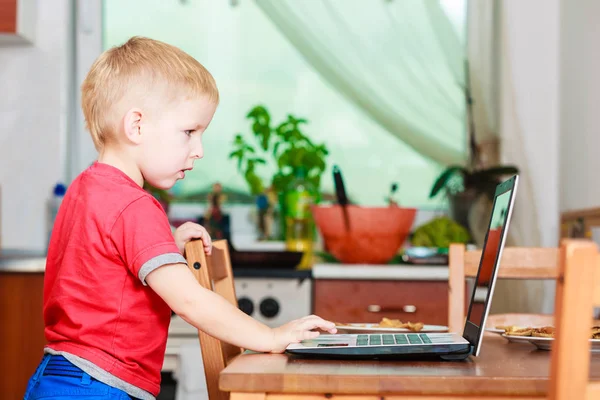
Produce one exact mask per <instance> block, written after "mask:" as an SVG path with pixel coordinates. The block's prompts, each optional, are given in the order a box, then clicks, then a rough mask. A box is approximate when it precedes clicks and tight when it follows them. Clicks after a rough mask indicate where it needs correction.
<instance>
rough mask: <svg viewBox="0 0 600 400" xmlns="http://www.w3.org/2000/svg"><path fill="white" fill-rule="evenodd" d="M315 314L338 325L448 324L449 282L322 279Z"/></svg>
mask: <svg viewBox="0 0 600 400" xmlns="http://www.w3.org/2000/svg"><path fill="white" fill-rule="evenodd" d="M314 312H315V314H316V315H318V316H320V317H322V318H325V319H329V320H333V321H336V322H346V323H348V322H365V323H366V322H375V323H376V322H380V321H381V319H382V318H383V317H387V318H393V319H399V320H401V321H411V322H424V323H426V324H431V325H447V324H448V281H425V280H414V281H401V280H389V281H384V280H342V279H337V280H336V279H318V280H316V281H315V283H314Z"/></svg>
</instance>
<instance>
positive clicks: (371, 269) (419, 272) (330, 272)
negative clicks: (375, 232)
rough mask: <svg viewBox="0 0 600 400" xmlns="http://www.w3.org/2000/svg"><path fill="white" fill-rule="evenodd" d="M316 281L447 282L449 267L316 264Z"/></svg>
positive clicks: (314, 273) (313, 271)
mask: <svg viewBox="0 0 600 400" xmlns="http://www.w3.org/2000/svg"><path fill="white" fill-rule="evenodd" d="M312 275H313V278H314V279H349V280H405V281H408V280H423V281H447V280H448V266H447V265H400V264H398V265H392V264H390V265H368V264H315V265H314V266H313V270H312Z"/></svg>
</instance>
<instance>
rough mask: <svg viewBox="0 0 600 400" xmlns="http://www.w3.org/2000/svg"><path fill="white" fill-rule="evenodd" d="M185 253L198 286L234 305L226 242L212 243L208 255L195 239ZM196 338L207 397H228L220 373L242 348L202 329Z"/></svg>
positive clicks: (188, 245)
mask: <svg viewBox="0 0 600 400" xmlns="http://www.w3.org/2000/svg"><path fill="white" fill-rule="evenodd" d="M185 254H186V258H187V262H188V266H189V268H190V270H191V271H192V273H193V274H194V276H195V277H196V279H197V280H198V282H199V283H200V285H201V286H202V287H204V288H206V289H209V290H212V291H214V292H215V293H217V294H219V295H221V296H223V297H224V298H225V299H227V300H228V301H229V302H230V303H231V304H233V305H234V306H236V307H237V298H236V295H235V286H234V284H233V272H232V270H231V259H230V257H229V248H228V246H227V241H226V240H218V241H215V242H213V249H212V254H211V255H210V256H207V255H206V254H205V253H204V245H203V244H202V241H201V240H194V241H191V242H188V243H187V244H186V246H185ZM198 338H199V340H200V349H201V350H202V362H203V363H204V373H205V375H206V386H207V389H208V396H209V398H210V399H211V400H215V399H218V400H225V399H229V393H226V392H222V391H220V390H219V373H220V372H221V371H222V370H223V369H224V368H225V366H226V365H227V364H228V363H229V362H230V361H231V359H232V358H233V357H235V356H237V355H239V354H241V353H242V349H241V348H239V347H236V346H233V345H231V344H229V343H225V342H222V341H220V340H219V339H216V338H214V337H212V336H210V335H208V334H206V333H204V332H203V331H201V330H199V331H198Z"/></svg>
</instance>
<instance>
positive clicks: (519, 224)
mask: <svg viewBox="0 0 600 400" xmlns="http://www.w3.org/2000/svg"><path fill="white" fill-rule="evenodd" d="M501 12H502V15H501V20H502V29H501V31H502V33H501V43H502V49H501V56H500V60H499V62H500V64H501V76H500V88H501V94H500V107H501V111H500V136H501V161H502V162H503V163H511V164H516V165H518V166H519V168H520V169H521V174H520V182H519V188H518V193H517V197H516V200H515V208H514V211H513V217H512V221H511V224H510V228H509V236H508V241H507V244H508V245H519V246H544V247H548V246H556V245H557V243H558V226H559V225H558V219H559V205H558V199H559V127H560V119H559V114H560V106H561V103H560V85H559V81H560V68H559V67H560V65H559V59H560V57H559V55H560V52H559V38H560V0H529V1H520V0H506V1H503V2H502V7H501ZM554 293H555V288H554V282H552V281H525V282H524V281H515V280H512V281H511V280H499V281H498V283H497V286H496V291H495V294H494V299H493V302H492V310H491V312H493V313H502V312H535V313H539V312H543V313H551V312H552V311H553V309H554Z"/></svg>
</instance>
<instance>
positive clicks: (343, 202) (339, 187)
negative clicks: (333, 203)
mask: <svg viewBox="0 0 600 400" xmlns="http://www.w3.org/2000/svg"><path fill="white" fill-rule="evenodd" d="M333 183H334V185H335V195H336V197H337V202H338V204H339V205H340V206H341V208H342V213H343V215H344V225H345V227H346V232H350V216H349V215H348V203H349V202H348V196H347V195H346V188H345V187H344V179H343V178H342V171H340V168H339V167H338V166H337V165H334V166H333Z"/></svg>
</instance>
